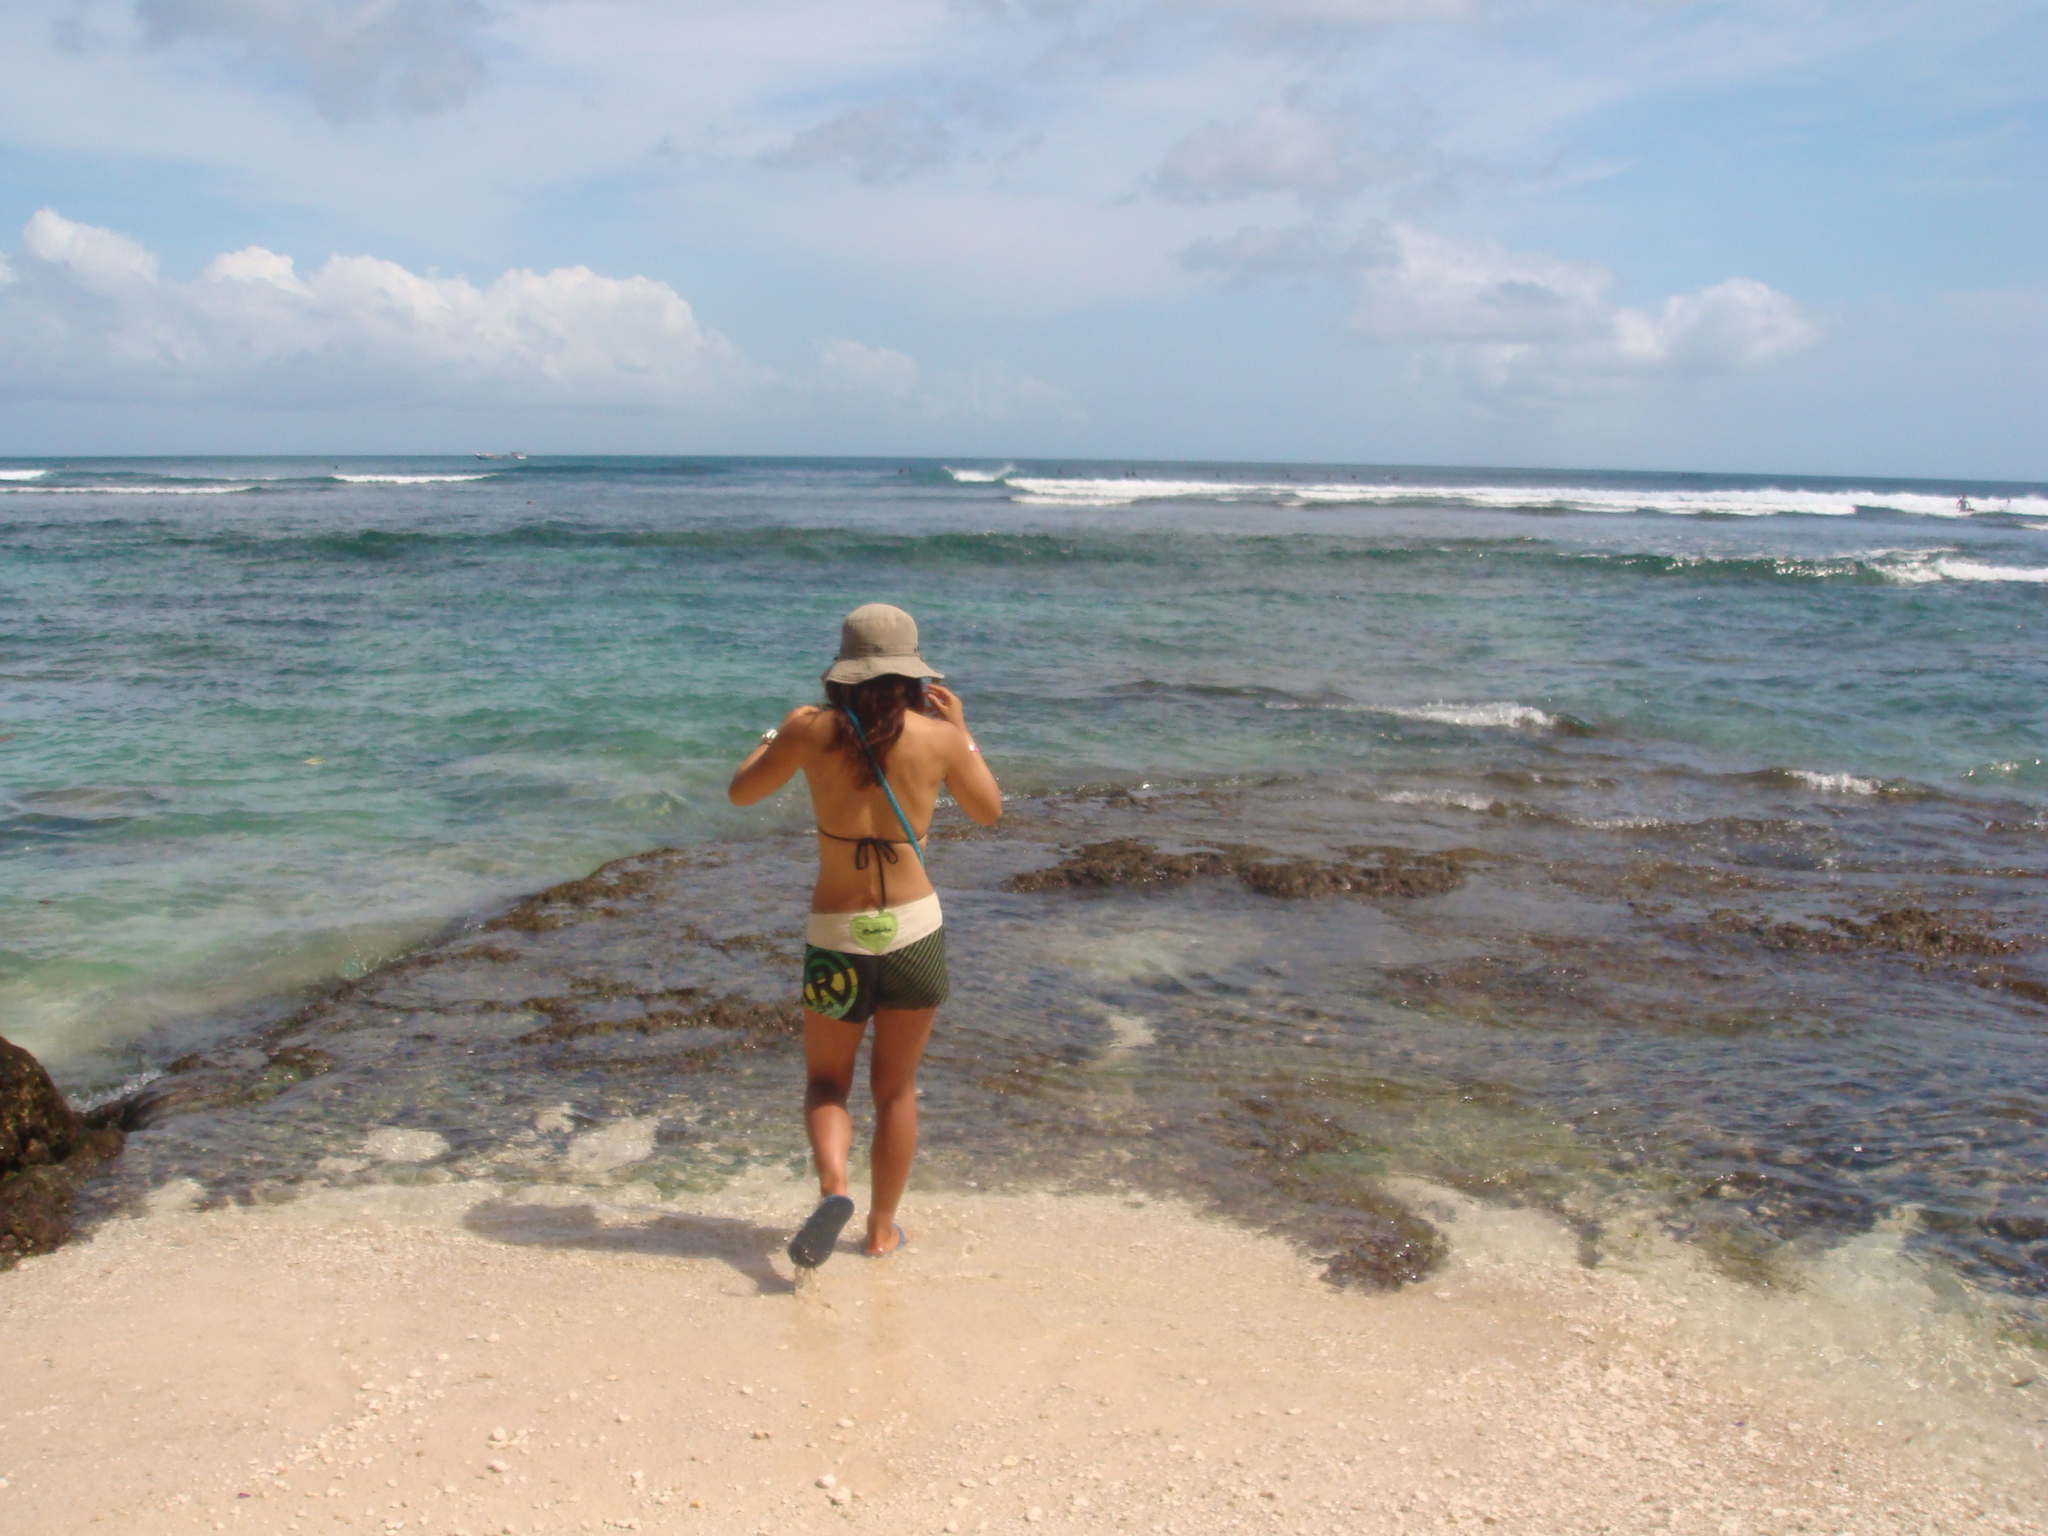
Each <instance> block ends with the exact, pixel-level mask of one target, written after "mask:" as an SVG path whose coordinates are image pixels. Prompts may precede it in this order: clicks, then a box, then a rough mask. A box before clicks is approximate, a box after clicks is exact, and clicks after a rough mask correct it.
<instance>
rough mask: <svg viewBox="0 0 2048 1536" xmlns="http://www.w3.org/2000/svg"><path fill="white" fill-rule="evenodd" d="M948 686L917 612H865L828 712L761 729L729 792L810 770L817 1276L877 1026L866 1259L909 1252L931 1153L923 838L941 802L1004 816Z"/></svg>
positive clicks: (937, 991) (932, 949) (833, 672)
mask: <svg viewBox="0 0 2048 1536" xmlns="http://www.w3.org/2000/svg"><path fill="white" fill-rule="evenodd" d="M942 676H944V674H943V673H941V672H938V671H935V670H934V669H933V668H932V667H930V666H929V665H927V664H926V662H925V659H924V657H923V656H922V655H920V654H919V651H918V640H917V622H916V621H915V620H914V619H912V618H911V616H910V615H909V614H907V613H905V612H904V611H903V610H902V609H901V608H892V607H890V606H889V605H888V604H886V603H869V604H867V605H866V606H864V607H860V608H856V609H854V611H853V612H852V613H851V614H849V615H847V618H846V622H845V624H844V625H842V626H841V628H840V634H839V656H838V659H837V660H836V661H834V662H833V663H832V665H831V667H830V668H829V669H827V671H826V673H825V698H826V703H825V704H824V705H823V706H822V707H820V706H818V705H814V704H805V705H800V706H798V707H797V708H796V709H793V710H791V711H790V712H789V713H788V714H787V715H785V716H784V717H783V721H782V724H781V725H779V726H777V727H776V728H775V729H773V730H769V731H763V732H762V733H761V744H760V745H759V746H757V747H755V748H754V750H753V751H751V752H749V753H748V754H747V756H746V758H745V760H744V761H742V762H741V764H740V766H739V769H738V771H737V772H735V773H734V774H733V776H732V784H731V787H730V788H729V789H728V790H727V793H728V795H729V796H730V797H731V799H732V802H733V804H734V805H754V804H756V803H758V802H759V801H761V800H764V799H766V798H767V797H768V796H769V795H772V794H774V793H775V791H776V790H778V789H780V788H782V786H783V785H784V784H787V783H788V782H789V780H790V779H791V777H792V776H794V775H795V774H796V773H797V772H798V771H799V770H801V771H802V773H803V776H804V780H805V782H806V783H807V784H808V786H809V788H810V792H811V813H812V816H813V818H814V822H815V825H816V827H817V833H818V879H817V883H816V884H815V885H814V886H813V887H812V888H811V918H810V922H809V924H808V925H807V927H806V929H805V934H804V939H805V943H804V966H803V980H802V987H803V1008H804V1066H805V1072H806V1081H805V1088H804V1131H805V1133H806V1134H807V1135H808V1136H809V1137H810V1142H811V1157H812V1160H813V1162H815V1163H816V1165H817V1169H818V1188H819V1193H820V1194H821V1195H823V1197H824V1198H823V1200H822V1201H821V1202H820V1204H819V1206H818V1208H817V1209H816V1210H815V1211H813V1212H812V1213H811V1216H810V1219H809V1220H808V1221H806V1222H805V1223H804V1224H803V1227H802V1229H801V1230H800V1231H798V1233H797V1234H796V1236H795V1237H793V1238H791V1239H790V1243H789V1256H790V1259H791V1260H792V1261H793V1262H795V1263H796V1264H797V1265H799V1266H800V1267H801V1268H804V1269H815V1268H817V1267H818V1266H819V1265H820V1264H822V1263H824V1262H825V1260H826V1259H827V1258H829V1257H830V1256H831V1253H832V1248H833V1245H834V1244H835V1243H836V1242H837V1241H838V1239H839V1233H840V1230H841V1229H842V1228H844V1227H845V1225H846V1223H847V1222H848V1220H850V1219H851V1217H852V1216H853V1210H854V1206H853V1200H852V1198H851V1197H850V1196H849V1195H848V1194H847V1167H846V1165H847V1158H848V1156H849V1154H850V1153H851V1151H852V1147H853V1119H852V1116H851V1115H850V1114H849V1113H848V1112H847V1107H846V1105H847V1100H848V1099H849V1098H850V1097H851V1096H852V1092H853V1072H854V1064H855V1058H856V1057H857V1056H858V1054H859V1052H860V1041H861V1035H862V1034H863V1033H864V1031H865V1029H866V1027H867V1024H868V1022H869V1021H870V1020H872V1021H873V1022H874V1026H875V1039H874V1047H873V1050H872V1052H871V1055H870V1059H869V1062H868V1084H869V1088H870V1091H871V1092H872V1093H873V1095H874V1101H875V1139H874V1148H873V1152H872V1156H871V1158H870V1164H871V1167H870V1174H871V1194H870V1197H869V1200H868V1221H867V1239H866V1241H865V1242H863V1243H862V1245H861V1251H862V1252H863V1253H865V1254H866V1255H867V1256H868V1257H869V1258H874V1259H879V1258H882V1257H884V1256H885V1255H887V1254H890V1253H893V1252H895V1251H896V1249H898V1248H900V1247H901V1246H902V1245H903V1244H904V1243H905V1242H906V1241H907V1240H908V1239H907V1237H906V1235H905V1233H904V1231H903V1228H902V1227H901V1226H900V1225H898V1224H897V1221H896V1207H897V1204H898V1203H899V1202H900V1201H901V1200H902V1198H903V1190H904V1187H905V1185H907V1184H908V1183H909V1180H910V1162H911V1158H912V1157H913V1155H914V1154H915V1153H916V1151H917V1068H918V1063H919V1062H920V1061H921V1060H923V1057H924V1049H925V1044H926V1042H927V1041H928V1040H930V1038H931V1032H932V1019H933V1017H934V1015H935V1014H936V1013H937V1011H938V1007H939V1004H941V1003H943V1002H944V1001H945V1000H946V995H947V991H948V986H947V980H946V933H945V929H944V927H943V926H942V921H943V920H942V917H941V914H940V911H939V895H938V892H937V891H935V890H934V889H933V888H932V883H931V880H930V879H929V878H928V877H927V876H926V874H925V868H924V840H925V834H926V832H927V831H928V830H929V829H930V826H931V820H932V812H933V810H934V809H935V808H936V807H937V804H938V798H939V793H940V791H941V790H944V791H945V792H947V793H948V794H950V795H951V796H952V797H953V799H954V801H955V802H956V803H957V804H958V805H959V807H960V808H961V809H962V810H963V811H965V812H966V813H967V814H968V816H969V817H970V818H971V819H973V820H974V821H977V822H979V823H980V824H981V825H983V826H992V825H994V823H995V822H996V820H997V819H998V818H1000V817H1001V815H1002V814H1003V795H1002V791H1001V790H1000V789H999V788H998V787H997V785H996V780H995V775H994V774H993V773H991V772H990V771H989V768H988V764H987V763H985V762H983V761H982V758H981V748H980V747H978V746H977V745H976V744H975V741H974V738H973V737H972V736H971V735H969V734H968V730H967V719H966V714H965V711H964V709H963V707H962V705H961V703H960V699H959V696H958V695H957V694H954V693H953V692H951V691H950V690H948V689H946V688H942V687H940V686H939V685H938V679H939V678H941V677H942ZM899 834H900V835H899ZM906 848H907V849H909V850H910V852H909V854H908V855H907V856H906V855H904V854H903V853H902V852H901V850H903V849H906ZM891 886H894V887H895V889H894V890H893V891H892V890H891V889H890V887H891Z"/></svg>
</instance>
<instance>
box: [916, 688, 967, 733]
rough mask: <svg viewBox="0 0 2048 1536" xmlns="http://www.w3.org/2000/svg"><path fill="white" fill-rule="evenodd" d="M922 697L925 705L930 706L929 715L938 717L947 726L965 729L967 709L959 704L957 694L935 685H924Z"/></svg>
mask: <svg viewBox="0 0 2048 1536" xmlns="http://www.w3.org/2000/svg"><path fill="white" fill-rule="evenodd" d="M924 697H925V703H926V704H927V705H929V706H930V710H929V712H930V713H931V714H934V715H936V716H938V718H939V719H941V720H943V721H945V722H946V723H947V724H948V725H957V726H959V727H960V729H961V730H963V731H964V730H966V729H967V707H966V706H965V705H964V704H962V703H961V702H960V695H959V694H957V693H955V692H954V691H953V690H952V689H950V688H942V687H940V686H939V685H938V684H937V683H926V684H925V685H924Z"/></svg>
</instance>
